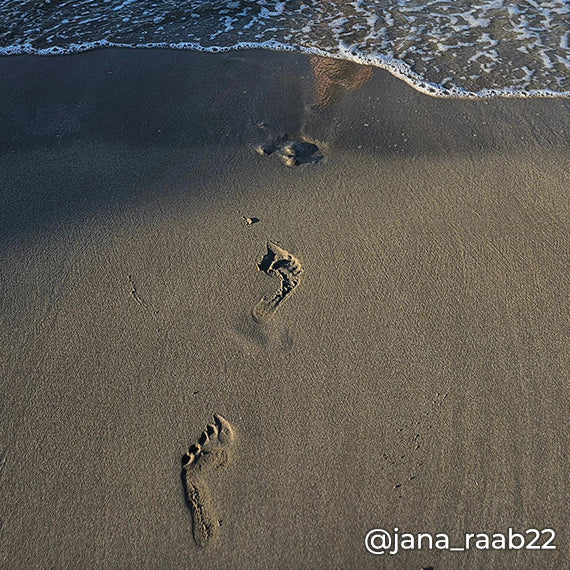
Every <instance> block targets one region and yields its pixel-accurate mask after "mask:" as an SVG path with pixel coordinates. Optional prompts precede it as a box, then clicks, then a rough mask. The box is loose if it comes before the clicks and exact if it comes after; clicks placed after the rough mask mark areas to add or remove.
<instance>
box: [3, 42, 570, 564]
mask: <svg viewBox="0 0 570 570" xmlns="http://www.w3.org/2000/svg"><path fill="white" fill-rule="evenodd" d="M313 67H314V68H315V69H316V72H313ZM326 67H327V66H326V65H325V66H321V67H319V66H317V65H315V62H314V61H313V64H312V65H311V61H310V59H309V58H306V57H304V56H300V55H293V54H279V53H269V52H256V51H243V52H233V53H228V54H216V55H211V54H195V53H188V52H186V53H183V52H170V51H158V50H157V51H155V50H152V51H150V50H149V51H142V50H139V51H129V50H102V51H96V52H90V53H85V54H81V55H74V56H61V57H60V56H58V57H51V58H39V57H35V58H34V57H12V58H4V59H0V72H1V74H2V77H3V81H2V83H1V84H0V97H1V100H2V101H3V105H2V108H1V109H0V125H1V127H2V131H3V136H2V137H1V138H0V196H1V204H2V208H1V209H0V246H1V249H2V255H1V264H2V265H1V271H0V299H1V300H0V308H1V311H0V317H1V319H2V327H1V331H0V335H1V341H2V347H3V348H2V352H1V356H0V383H1V399H0V453H1V455H0V495H1V500H0V520H1V527H0V560H1V564H2V566H3V567H6V568H47V567H69V568H73V567H90V568H95V567H109V566H116V567H126V568H153V567H154V568H158V567H161V568H171V567H172V568H174V567H176V568H218V567H231V568H271V567H281V568H351V567H356V566H358V567H362V568H398V569H399V568H402V569H404V568H406V569H407V568H418V570H419V568H422V567H429V566H434V567H435V568H438V569H439V568H496V569H503V568H507V567H511V568H512V567H516V568H537V567H539V568H563V567H565V566H568V564H569V563H570V545H569V543H568V538H567V532H566V531H567V529H568V518H567V505H568V503H569V497H568V489H569V488H570V481H569V472H570V471H569V467H568V460H567V458H568V431H569V427H570V426H569V421H568V409H569V407H570V396H569V391H568V385H567V381H568V357H567V354H568V341H567V339H568V301H567V297H568V295H567V282H568V268H567V259H568V253H569V247H568V245H569V244H568V229H569V226H568V180H569V179H568V172H569V171H570V158H569V157H570V154H569V146H570V144H569V143H570V113H569V111H570V101H567V100H493V101H488V102H486V101H461V100H454V101H452V100H443V99H434V98H430V97H427V96H425V95H422V94H420V93H417V92H415V91H414V90H412V89H411V88H410V87H409V86H407V85H406V84H404V83H403V82H401V81H399V80H397V79H395V78H393V77H391V76H390V75H389V74H387V73H386V72H383V71H380V70H375V71H374V72H370V71H367V70H364V71H363V70H361V69H360V70H359V69H349V68H347V69H344V70H343V69H338V68H335V69H333V70H331V69H328V70H327V69H326ZM323 69H324V71H323ZM311 145H314V146H315V147H316V148H315V149H313V147H312V146H311ZM259 147H263V148H265V151H264V152H261V153H260V152H256V150H257V151H259ZM313 159H315V160H313ZM287 164H290V165H291V166H288V165H287ZM248 219H249V222H250V223H248ZM254 220H255V221H254ZM271 244H274V245H271ZM276 247H277V248H278V249H276ZM272 248H273V249H272ZM272 252H273V253H272ZM283 252H284V253H283ZM262 299H265V301H262ZM260 302H261V303H262V305H261V307H262V309H263V310H262V311H258V313H257V314H258V315H262V317H263V318H258V319H257V320H256V319H254V318H253V316H252V309H253V308H254V307H256V306H258V304H259V303H260ZM254 316H255V315H254ZM214 413H216V414H219V416H217V418H219V417H221V418H223V420H224V421H227V422H228V424H229V426H230V427H229V428H227V429H226V431H225V432H224V427H223V426H224V425H225V424H223V423H222V422H221V420H219V419H216V418H214V417H213V414H214ZM208 422H211V423H212V426H213V427H210V428H206V425H207V423H208ZM205 429H206V430H207V437H205V438H202V440H201V441H199V439H200V437H201V435H200V434H201V433H202V431H203V430H205ZM228 429H229V430H231V432H230V431H228ZM228 434H230V435H231V437H230V435H228ZM189 448H190V449H189ZM181 462H182V463H181ZM183 465H184V467H183ZM196 489H197V491H195V492H194V494H192V493H193V490H196ZM189 494H191V495H192V496H189ZM196 505H198V506H196ZM193 519H194V523H195V524H196V521H197V520H198V521H199V524H201V523H200V521H205V523H204V527H203V529H202V530H203V532H201V533H200V532H198V533H196V532H193V528H192V526H193ZM393 527H398V528H399V529H400V532H413V533H419V532H430V533H434V534H435V533H447V534H448V535H449V536H450V538H451V540H452V542H453V543H454V544H460V543H461V540H462V536H463V534H464V533H466V532H471V533H485V532H486V533H498V532H504V533H506V532H507V531H508V528H509V527H514V528H515V530H519V531H522V530H524V529H527V528H536V529H543V528H552V529H555V530H556V532H557V536H556V539H555V541H554V542H555V544H556V546H557V549H556V550H549V551H540V550H536V551H532V550H531V551H529V550H519V551H496V552H489V551H483V550H481V551H477V550H476V549H471V550H469V551H468V552H441V551H436V550H432V551H428V550H420V551H417V550H416V551H406V552H402V551H401V552H398V554H395V555H392V556H386V555H383V556H382V555H381V556H374V555H372V554H370V553H369V552H367V550H366V548H365V546H364V537H365V535H366V533H367V532H368V531H369V530H371V529H374V528H387V529H392V528H393ZM208 529H211V532H210V530H208ZM196 536H198V537H200V536H201V537H202V539H200V538H198V539H197V540H196V539H195V537H196ZM204 537H205V538H204ZM197 543H204V544H205V546H203V547H202V546H200V545H199V544H197ZM452 545H453V544H452Z"/></svg>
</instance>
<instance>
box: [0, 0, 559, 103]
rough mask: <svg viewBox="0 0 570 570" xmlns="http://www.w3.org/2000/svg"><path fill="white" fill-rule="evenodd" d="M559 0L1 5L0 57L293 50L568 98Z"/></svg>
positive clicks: (467, 92)
mask: <svg viewBox="0 0 570 570" xmlns="http://www.w3.org/2000/svg"><path fill="white" fill-rule="evenodd" d="M569 37H570V2H568V1H567V0H550V1H548V0H546V1H545V0H540V1H538V0H525V1H523V0H519V1H515V2H509V1H505V0H477V1H474V2H473V1H469V0H355V1H353V2H348V1H345V0H281V1H275V0H255V1H254V0H191V1H186V2H181V1H179V0H163V1H160V2H158V1H157V0H105V1H103V2H101V1H94V0H63V1H58V0H5V1H4V2H3V3H2V6H1V7H0V54H3V55H15V54H22V53H34V54H44V55H51V54H61V53H73V52H78V51H85V50H88V49H94V48H98V47H105V46H120V47H132V48H144V47H164V48H174V49H190V50H200V51H214V52H215V51H223V50H229V49H240V48H253V47H261V48H266V49H277V50H295V51H299V50H300V51H304V52H307V53H312V54H317V55H328V56H332V57H338V58H342V59H350V60H354V61H357V62H360V63H366V64H370V65H375V66H378V67H383V68H385V69H388V70H389V71H391V72H392V73H394V74H395V75H397V76H399V77H401V78H402V79H405V80H406V81H408V82H409V83H411V84H412V85H413V86H414V87H416V88H417V89H419V90H422V91H425V92H428V93H430V94H433V95H439V96H451V97H454V96H461V97H476V96H477V97H486V96H496V95H503V96H513V95H514V96H533V95H534V96H539V95H543V96H556V95H561V96H570V54H569V49H568V45H569Z"/></svg>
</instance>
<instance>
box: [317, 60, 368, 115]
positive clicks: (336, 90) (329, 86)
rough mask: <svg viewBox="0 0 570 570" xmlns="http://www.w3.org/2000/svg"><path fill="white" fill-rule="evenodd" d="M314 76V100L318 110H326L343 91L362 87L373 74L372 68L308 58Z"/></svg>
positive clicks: (350, 62) (343, 61)
mask: <svg viewBox="0 0 570 570" xmlns="http://www.w3.org/2000/svg"><path fill="white" fill-rule="evenodd" d="M310 60H311V65H312V67H313V72H314V74H315V99H316V104H317V107H318V108H319V109H321V110H322V109H326V108H327V107H328V106H329V105H330V104H331V103H333V102H334V100H335V99H337V98H338V97H339V96H340V94H341V93H342V91H343V90H350V91H353V90H354V89H358V88H360V87H362V86H363V85H364V84H365V83H366V82H367V81H368V80H369V79H370V78H371V77H372V74H373V73H374V68H373V67H370V66H366V65H360V64H359V63H355V62H353V61H346V60H342V59H331V58H329V57H320V56H313V57H311V58H310Z"/></svg>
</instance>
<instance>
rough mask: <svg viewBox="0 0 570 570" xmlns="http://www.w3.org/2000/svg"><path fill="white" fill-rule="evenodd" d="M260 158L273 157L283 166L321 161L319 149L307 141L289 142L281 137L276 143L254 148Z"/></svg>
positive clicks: (321, 156)
mask: <svg viewBox="0 0 570 570" xmlns="http://www.w3.org/2000/svg"><path fill="white" fill-rule="evenodd" d="M255 150H256V152H257V153H258V154H260V155H261V156H270V155H275V156H278V157H279V158H280V159H281V162H282V163H283V164H284V165H285V166H299V165H300V164H314V163H317V162H320V161H321V160H322V159H323V155H322V153H321V152H320V150H319V147H318V146H317V145H316V144H315V143H314V142H311V141H309V140H300V141H291V140H288V139H287V137H286V136H285V137H283V139H281V140H280V141H278V142H269V143H265V144H262V145H260V146H258V147H256V148H255Z"/></svg>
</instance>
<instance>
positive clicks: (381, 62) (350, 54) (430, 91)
mask: <svg viewBox="0 0 570 570" xmlns="http://www.w3.org/2000/svg"><path fill="white" fill-rule="evenodd" d="M99 48H127V49H157V48H163V49H164V48H168V49H174V50H191V51H198V52H207V53H220V52H229V51H234V50H242V49H266V50H271V51H284V52H301V53H305V54H308V55H319V56H322V57H331V58H333V59H345V60H349V61H354V62H355V63H359V64H362V65H371V66H374V67H379V68H381V69H384V70H386V71H389V72H390V73H391V74H392V75H394V76H395V77H398V78H399V79H401V80H403V81H405V82H406V83H407V84H408V85H410V86H411V87H413V88H414V89H416V90H417V91H420V92H422V93H425V94H426V95H431V96H433V97H441V98H462V99H490V98H494V97H511V98H527V97H548V98H552V97H570V91H553V90H550V89H531V90H527V89H519V88H517V87H507V88H504V89H482V90H481V91H477V92H472V91H468V90H466V89H462V88H461V87H450V88H447V87H443V86H442V85H439V84H436V83H430V82H428V81H425V80H424V79H423V78H422V77H421V76H420V75H418V74H417V73H414V72H413V71H412V70H411V68H410V66H409V65H408V64H406V63H405V62H403V61H401V60H397V59H394V58H393V57H392V56H391V55H386V56H375V57H371V56H367V55H363V54H360V53H357V52H355V51H353V50H351V49H350V48H349V47H347V46H341V47H340V49H339V52H338V53H330V52H327V51H325V50H321V49H318V48H312V47H306V46H300V45H294V44H283V43H280V42H276V41H273V40H269V41H266V42H259V43H255V42H239V43H236V44H234V45H231V46H207V47H205V46H202V45H200V44H197V43H194V42H179V43H175V44H170V43H166V42H155V43H146V44H126V43H115V42H110V41H108V40H98V41H94V42H85V43H81V44H71V45H69V46H67V47H66V48H61V47H57V46H54V47H50V48H44V49H36V48H34V47H33V46H31V45H30V44H20V45H13V46H7V47H3V48H0V56H2V55H39V56H50V55H69V54H75V53H82V52H86V51H90V50H94V49H99ZM528 75H529V76H530V75H532V73H530V72H529V73H528Z"/></svg>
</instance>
